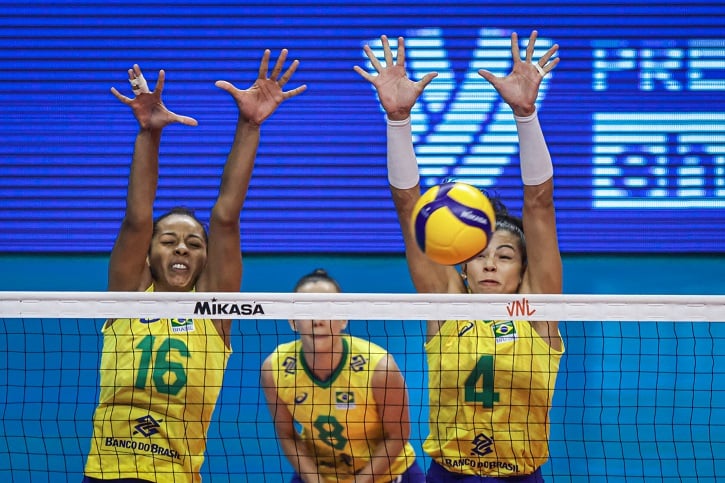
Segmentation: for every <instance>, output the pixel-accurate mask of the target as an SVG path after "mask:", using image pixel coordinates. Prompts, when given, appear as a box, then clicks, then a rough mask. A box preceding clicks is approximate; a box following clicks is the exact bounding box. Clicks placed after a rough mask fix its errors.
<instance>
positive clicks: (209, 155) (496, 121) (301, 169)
mask: <svg viewBox="0 0 725 483" xmlns="http://www.w3.org/2000/svg"><path fill="white" fill-rule="evenodd" d="M534 28H535V29H537V30H539V40H538V41H537V51H538V53H542V52H544V51H545V50H546V49H547V48H548V46H550V45H552V44H553V43H558V44H559V45H560V47H561V49H560V57H561V63H560V65H559V66H558V67H557V68H556V70H555V71H554V72H553V74H552V75H550V76H547V78H546V79H545V80H544V83H543V84H542V87H541V91H540V97H539V101H538V106H539V117H540V120H541V123H542V126H543V129H544V133H545V135H546V138H547V140H548V143H549V147H550V150H551V153H552V158H553V160H554V167H555V175H556V179H555V184H556V203H557V216H558V223H559V234H560V242H561V248H562V250H563V251H564V252H569V253H574V252H602V253H605V252H680V253H684V252H722V251H723V246H724V244H723V242H722V239H723V238H725V210H724V209H725V4H723V2H722V1H719V2H715V1H698V2H680V3H679V4H677V5H674V4H672V3H671V2H653V1H641V2H619V3H610V2H601V1H590V2H587V3H586V4H580V3H579V2H571V1H569V2H566V1H562V2H557V1H547V2H543V1H528V2H498V3H494V4H492V3H488V2H481V1H478V2H450V3H448V2H421V1H407V0H400V1H396V2H376V1H368V2H345V1H335V2H332V1H329V2H303V1H297V2H279V1H276V0H269V1H266V2H230V1H223V0H222V1H215V2H195V3H191V2H177V1H168V2H134V3H128V2H108V1H104V2H100V1H99V2H95V1H90V0H89V1H85V2H46V1H35V2H29V3H24V4H18V3H15V2H14V3H10V2H5V1H2V2H0V32H2V33H1V34H0V123H1V127H2V140H3V142H2V143H0V172H1V173H2V176H0V233H1V235H0V251H1V252H20V253H22V252H34V253H35V252H41V253H42V252H46V253H49V252H69V253H84V252H96V253H105V252H108V251H110V249H111V246H112V244H113V239H114V237H115V234H116V230H117V229H118V226H119V224H120V221H121V218H122V216H123V208H124V198H125V193H126V191H125V190H126V178H127V175H128V168H129V163H130V159H131V153H132V148H133V141H134V136H135V133H136V130H137V125H136V121H135V119H134V118H133V115H132V113H131V111H130V109H128V108H127V107H126V106H124V105H122V104H121V103H120V102H118V100H116V98H115V97H113V96H112V95H111V93H110V87H112V86H115V87H116V88H118V89H119V90H121V91H122V92H124V93H126V94H129V95H130V94H131V91H130V86H129V85H128V82H127V75H126V70H127V69H128V68H129V67H131V66H132V65H133V64H134V63H138V64H140V66H141V68H142V69H143V70H144V73H145V75H146V77H147V79H148V80H149V82H150V85H151V86H152V87H153V85H154V83H155V81H156V78H157V76H158V71H159V70H160V69H164V70H165V72H166V87H165V89H164V101H165V103H166V105H167V106H168V107H169V109H171V110H172V111H174V112H176V113H179V114H184V115H188V116H192V117H194V118H196V119H197V120H198V121H199V125H198V126H197V127H186V126H181V125H172V126H170V127H168V128H167V129H166V130H165V131H164V136H163V140H162V148H161V161H160V184H159V191H158V199H157V205H156V209H157V212H158V213H161V212H163V211H165V210H166V209H168V208H170V207H172V206H174V205H177V204H183V205H186V206H189V207H191V208H194V209H195V210H197V212H198V214H199V215H200V217H201V218H203V219H206V218H208V213H209V209H210V208H211V205H212V203H213V200H214V198H215V196H216V193H217V187H218V181H219V176H220V174H221V169H222V166H223V163H224V160H225V157H226V154H227V150H228V148H229V146H230V144H231V141H232V136H233V133H234V126H235V122H236V107H235V105H234V102H233V100H232V99H231V97H230V96H229V95H228V94H227V93H225V92H224V91H221V90H220V89H218V88H216V87H215V86H214V82H215V81H216V80H219V79H223V80H228V81H230V82H232V83H234V84H235V85H237V86H238V87H247V86H250V85H251V84H252V82H253V80H254V78H255V76H256V75H257V69H258V65H259V61H260V58H261V55H262V52H263V50H264V49H266V48H269V49H271V50H272V55H273V58H276V56H277V54H278V53H279V51H280V49H282V48H288V49H289V51H290V59H299V60H300V67H299V69H298V71H297V73H296V74H295V76H294V77H293V79H292V81H291V82H290V83H289V84H288V87H289V88H293V87H296V86H298V85H301V84H303V83H304V84H307V86H308V90H307V92H305V93H303V94H302V95H300V96H298V97H296V98H294V99H291V100H289V101H286V102H285V103H283V104H282V106H280V108H279V109H278V111H277V112H276V113H275V114H274V115H273V116H272V117H271V118H270V119H268V120H267V121H266V122H265V124H264V125H263V126H262V140H261V145H260V148H259V152H258V158H257V163H256V166H255V170H254V175H253V178H252V184H251V187H250V190H249V195H248V198H247V202H246V204H245V207H244V210H243V213H242V244H243V248H244V250H245V251H247V252H256V253H314V252H335V253H400V252H401V251H402V240H401V238H400V234H399V228H398V225H397V220H396V217H395V212H394V209H393V205H392V202H391V200H390V196H389V191H388V186H387V179H386V175H385V122H384V118H383V113H382V111H381V110H380V108H379V105H378V102H377V99H376V97H375V92H374V90H373V88H372V87H371V85H369V84H368V83H367V82H366V81H365V80H364V79H362V78H361V77H360V76H358V75H357V74H356V73H355V72H354V71H353V69H352V67H353V66H354V65H361V66H367V67H369V64H368V63H367V58H366V57H365V56H364V54H363V51H362V46H363V45H364V44H365V43H369V44H370V45H371V47H373V49H374V50H376V51H377V52H379V51H380V42H379V36H380V35H381V34H386V35H388V36H389V37H391V38H393V39H394V38H396V37H397V36H399V35H402V36H405V37H406V50H407V54H408V70H409V73H410V75H411V77H413V78H419V77H421V76H422V75H424V74H425V73H427V72H430V71H437V72H438V73H439V75H438V77H437V78H436V79H435V80H434V81H433V83H432V84H431V85H430V86H429V87H428V88H427V89H426V91H425V92H424V94H423V95H422V96H421V99H420V101H419V103H418V105H417V107H416V111H415V112H414V114H413V116H414V117H413V123H414V135H415V142H416V152H417V155H418V159H419V163H420V167H421V174H422V175H423V178H422V184H423V185H424V187H427V186H430V185H432V184H435V183H437V182H439V181H441V180H442V179H444V178H456V179H461V180H464V181H469V182H471V183H473V184H476V185H478V186H481V187H484V188H486V189H490V190H494V191H495V192H497V193H498V194H499V195H500V196H501V197H502V198H503V199H504V200H505V201H507V202H508V205H509V208H510V209H511V210H512V211H513V212H515V213H519V212H520V209H521V205H520V200H521V181H520V178H519V170H518V152H517V145H516V136H515V126H514V124H513V119H512V116H511V112H510V110H508V108H507V107H506V106H505V105H502V103H501V102H500V100H499V98H498V97H497V96H496V95H495V92H494V91H493V90H492V88H491V87H490V86H489V85H488V83H487V82H486V81H485V80H484V79H482V78H481V77H479V76H478V75H477V74H476V72H477V70H478V69H480V68H486V69H488V70H491V71H493V72H495V73H498V74H500V75H504V74H505V73H507V72H508V71H509V69H510V65H511V59H510V54H509V53H510V34H511V32H512V31H517V32H518V33H519V35H520V37H521V39H522V41H523V40H525V39H526V38H528V34H529V32H530V31H531V30H532V29H534Z"/></svg>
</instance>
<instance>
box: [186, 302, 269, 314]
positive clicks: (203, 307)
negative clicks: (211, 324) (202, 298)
mask: <svg viewBox="0 0 725 483" xmlns="http://www.w3.org/2000/svg"><path fill="white" fill-rule="evenodd" d="M194 314H195V315H258V314H261V315H264V308H263V307H262V305H261V304H255V303H251V304H233V303H222V302H217V299H212V300H211V302H197V303H196V306H195V307H194Z"/></svg>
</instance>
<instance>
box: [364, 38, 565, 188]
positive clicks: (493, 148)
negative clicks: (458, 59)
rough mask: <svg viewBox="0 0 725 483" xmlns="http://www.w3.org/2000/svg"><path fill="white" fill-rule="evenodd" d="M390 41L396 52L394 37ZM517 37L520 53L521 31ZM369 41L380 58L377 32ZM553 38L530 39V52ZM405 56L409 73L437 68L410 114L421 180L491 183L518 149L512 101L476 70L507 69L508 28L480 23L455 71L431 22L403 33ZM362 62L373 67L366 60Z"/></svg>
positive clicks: (538, 53) (546, 80) (545, 46)
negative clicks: (462, 69)
mask: <svg viewBox="0 0 725 483" xmlns="http://www.w3.org/2000/svg"><path fill="white" fill-rule="evenodd" d="M389 40H390V46H391V48H392V49H393V58H395V55H396V52H395V51H396V49H397V43H398V42H397V38H390V39H389ZM519 41H520V42H521V45H520V48H521V54H522V56H523V55H524V52H525V49H526V45H527V44H528V37H527V38H519ZM368 44H369V45H370V48H371V49H372V50H373V52H374V53H375V55H376V57H377V58H378V59H382V58H383V49H382V42H381V41H380V39H376V40H371V41H370V42H369V43H368ZM552 45H554V42H553V41H552V40H551V39H548V38H546V37H539V38H537V40H536V49H535V51H534V59H538V58H539V57H541V56H542V55H543V54H544V53H545V52H546V51H547V50H549V48H550V47H551V46H552ZM363 55H364V54H363ZM405 57H406V67H407V69H408V75H409V76H410V78H411V79H414V80H418V79H420V78H422V77H423V76H424V75H425V74H427V73H429V72H433V71H435V72H438V77H436V78H435V79H434V80H433V82H431V83H430V84H429V85H428V87H426V88H425V90H424V91H423V93H422V94H421V96H420V99H419V100H418V102H417V103H416V105H415V107H414V109H413V112H412V114H411V117H412V121H413V142H414V144H415V149H416V156H417V158H418V165H419V167H420V174H421V177H422V179H421V183H422V184H424V185H425V186H432V185H434V184H438V183H440V182H442V181H443V180H444V179H446V178H454V179H460V180H462V181H466V182H468V183H471V184H473V185H475V186H479V187H490V186H493V185H495V184H496V179H497V178H498V177H500V176H502V174H503V171H504V167H505V166H507V165H509V164H511V162H512V158H513V157H514V156H515V155H516V154H517V153H518V142H517V136H516V124H515V122H514V119H513V114H512V112H511V108H510V107H509V106H508V105H507V104H506V103H505V102H503V101H502V100H501V97H500V96H499V95H498V93H497V92H496V90H495V89H494V88H493V87H492V86H491V85H490V84H489V83H488V81H486V80H485V79H484V78H482V77H481V76H480V75H479V74H478V70H479V69H486V70H488V71H491V72H492V73H493V74H495V75H497V76H501V77H503V76H506V75H507V74H508V73H509V72H511V68H512V62H511V34H510V32H506V31H503V30H498V29H481V30H479V32H478V38H477V39H476V42H475V45H474V47H473V52H472V54H471V58H470V60H469V62H468V66H467V68H466V71H465V72H463V73H456V72H454V70H453V67H452V65H453V62H452V61H451V59H450V56H449V52H448V51H447V50H446V47H445V39H444V38H443V34H442V30H441V29H438V28H430V29H423V30H414V31H409V32H408V33H407V35H405ZM365 58H366V59H367V56H365ZM367 68H368V70H370V71H372V69H373V67H372V64H371V63H370V61H369V60H368V62H367ZM551 75H552V74H549V75H547V76H546V77H545V78H544V79H543V81H542V83H541V87H540V88H539V98H538V101H537V102H538V103H540V102H541V101H542V100H543V99H544V98H545V97H546V92H547V90H548V87H549V80H550V77H551ZM373 89H374V88H373Z"/></svg>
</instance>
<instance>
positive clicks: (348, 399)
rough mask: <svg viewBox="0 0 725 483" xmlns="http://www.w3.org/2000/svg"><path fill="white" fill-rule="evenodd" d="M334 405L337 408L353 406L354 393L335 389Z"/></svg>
mask: <svg viewBox="0 0 725 483" xmlns="http://www.w3.org/2000/svg"><path fill="white" fill-rule="evenodd" d="M335 405H336V406H337V408H338V409H347V408H354V407H355V393H353V392H352V391H337V392H336V393H335Z"/></svg>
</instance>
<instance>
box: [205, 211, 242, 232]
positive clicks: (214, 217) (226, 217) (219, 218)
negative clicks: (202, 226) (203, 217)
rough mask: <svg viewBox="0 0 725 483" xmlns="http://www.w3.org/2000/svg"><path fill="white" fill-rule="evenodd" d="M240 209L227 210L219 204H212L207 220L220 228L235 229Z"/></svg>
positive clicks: (237, 225)
mask: <svg viewBox="0 0 725 483" xmlns="http://www.w3.org/2000/svg"><path fill="white" fill-rule="evenodd" d="M240 214H241V211H239V210H237V211H235V210H228V209H224V208H222V207H220V206H214V208H213V209H212V210H211V216H210V218H209V222H210V223H213V224H214V225H215V226H219V227H222V228H230V229H235V228H238V227H239V217H240Z"/></svg>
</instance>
